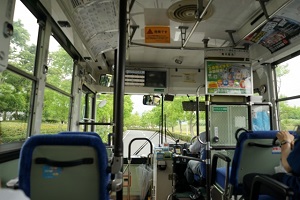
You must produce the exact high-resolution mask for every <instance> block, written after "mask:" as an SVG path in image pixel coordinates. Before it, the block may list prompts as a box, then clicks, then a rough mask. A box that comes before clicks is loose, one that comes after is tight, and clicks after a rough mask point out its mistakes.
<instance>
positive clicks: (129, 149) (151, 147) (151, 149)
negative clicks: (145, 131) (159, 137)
mask: <svg viewBox="0 0 300 200" xmlns="http://www.w3.org/2000/svg"><path fill="white" fill-rule="evenodd" d="M135 140H146V141H148V142H149V144H150V154H152V153H153V145H152V142H151V140H149V139H148V138H134V139H132V140H131V141H130V142H129V146H128V161H130V160H131V156H130V155H131V144H132V142H133V141H135Z"/></svg>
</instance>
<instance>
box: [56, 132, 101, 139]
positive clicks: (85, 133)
mask: <svg viewBox="0 0 300 200" xmlns="http://www.w3.org/2000/svg"><path fill="white" fill-rule="evenodd" d="M58 134H63V135H64V134H67V135H69V134H75V135H89V136H95V137H99V138H100V135H99V134H98V133H95V132H73V131H66V132H59V133H58Z"/></svg>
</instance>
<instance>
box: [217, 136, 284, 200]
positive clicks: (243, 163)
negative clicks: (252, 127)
mask: <svg viewBox="0 0 300 200" xmlns="http://www.w3.org/2000/svg"><path fill="white" fill-rule="evenodd" d="M277 132H278V131H249V132H248V131H245V132H242V133H241V134H240V135H239V137H238V141H237V145H236V149H235V152H234V156H233V160H232V163H231V165H229V164H228V168H229V169H228V168H226V167H222V168H217V167H216V166H217V162H218V159H219V158H221V159H222V157H225V158H227V156H225V155H222V156H218V155H214V156H213V161H212V185H213V189H212V197H213V199H220V198H224V199H230V198H231V196H232V195H234V196H235V197H236V196H237V195H241V194H242V181H243V176H244V175H245V174H248V173H252V172H257V173H263V174H273V173H275V171H274V167H275V166H277V165H278V164H279V160H280V149H279V151H278V148H276V147H274V148H273V145H272V143H273V140H274V138H276V134H277ZM226 162H230V159H229V158H227V160H226ZM226 172H229V173H228V174H227V173H226ZM225 181H227V183H228V187H227V188H226V187H225Z"/></svg>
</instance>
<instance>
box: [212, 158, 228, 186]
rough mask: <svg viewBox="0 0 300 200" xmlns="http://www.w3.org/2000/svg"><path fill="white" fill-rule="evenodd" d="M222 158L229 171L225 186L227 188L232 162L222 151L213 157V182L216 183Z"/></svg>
mask: <svg viewBox="0 0 300 200" xmlns="http://www.w3.org/2000/svg"><path fill="white" fill-rule="evenodd" d="M219 159H221V160H223V161H225V162H226V172H227V177H226V180H225V188H227V185H228V182H229V170H230V162H231V159H230V158H229V157H228V156H226V155H224V154H222V153H216V154H214V155H213V159H212V171H211V174H212V175H211V184H212V185H213V184H215V183H216V176H217V164H218V160H219Z"/></svg>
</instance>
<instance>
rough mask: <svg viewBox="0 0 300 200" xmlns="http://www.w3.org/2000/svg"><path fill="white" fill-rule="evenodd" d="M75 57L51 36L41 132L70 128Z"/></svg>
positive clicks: (56, 131) (54, 131) (55, 131)
mask: <svg viewBox="0 0 300 200" xmlns="http://www.w3.org/2000/svg"><path fill="white" fill-rule="evenodd" d="M72 73H73V59H72V57H71V56H70V55H69V54H68V53H67V52H66V51H65V50H64V49H63V48H62V47H61V45H60V44H59V43H58V42H57V41H56V40H55V38H54V37H52V36H51V38H50V44H49V55H48V71H47V79H46V88H45V93H44V104H43V114H42V125H41V133H58V132H61V131H67V130H68V122H69V119H70V116H69V115H70V102H71V86H72Z"/></svg>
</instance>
